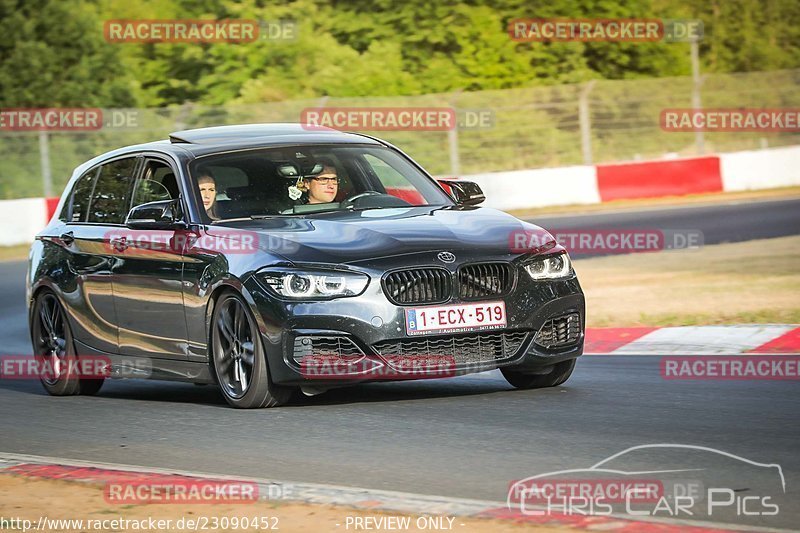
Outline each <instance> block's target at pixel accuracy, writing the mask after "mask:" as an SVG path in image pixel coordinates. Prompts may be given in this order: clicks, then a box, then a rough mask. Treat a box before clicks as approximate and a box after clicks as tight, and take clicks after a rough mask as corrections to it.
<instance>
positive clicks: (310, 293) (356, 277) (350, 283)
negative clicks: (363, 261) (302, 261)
mask: <svg viewBox="0 0 800 533" xmlns="http://www.w3.org/2000/svg"><path fill="white" fill-rule="evenodd" d="M259 275H260V276H261V279H263V280H264V281H265V282H266V283H267V285H268V286H269V287H270V288H271V289H272V290H273V291H275V292H276V293H278V294H279V295H280V296H284V297H286V298H295V299H304V298H341V297H345V296H358V295H359V294H361V293H362V292H364V289H365V288H366V287H367V284H368V283H369V277H368V276H367V275H366V274H360V273H358V272H338V271H326V270H295V269H274V270H266V271H263V272H260V273H259Z"/></svg>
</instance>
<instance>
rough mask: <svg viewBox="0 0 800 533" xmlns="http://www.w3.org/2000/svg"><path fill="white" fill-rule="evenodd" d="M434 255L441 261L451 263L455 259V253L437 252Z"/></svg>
mask: <svg viewBox="0 0 800 533" xmlns="http://www.w3.org/2000/svg"><path fill="white" fill-rule="evenodd" d="M436 257H437V258H438V259H439V261H441V262H442V263H452V262H453V261H455V260H456V256H455V254H452V253H450V252H439V254H438V255H437V256H436Z"/></svg>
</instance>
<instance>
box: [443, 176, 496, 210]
mask: <svg viewBox="0 0 800 533" xmlns="http://www.w3.org/2000/svg"><path fill="white" fill-rule="evenodd" d="M438 181H439V183H440V184H441V185H443V186H444V189H445V191H449V194H450V197H451V198H453V200H455V201H456V203H457V204H458V205H478V204H479V203H481V202H483V201H484V200H486V196H485V195H484V194H483V191H482V190H481V188H480V185H478V184H477V183H475V182H474V181H462V180H438Z"/></svg>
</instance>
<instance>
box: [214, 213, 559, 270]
mask: <svg viewBox="0 0 800 533" xmlns="http://www.w3.org/2000/svg"><path fill="white" fill-rule="evenodd" d="M232 228H236V229H238V230H243V231H248V232H254V233H255V234H257V236H258V242H259V248H261V249H262V250H264V251H266V252H270V253H277V254H280V255H281V256H283V257H285V258H286V259H288V260H290V261H296V262H322V263H356V262H359V261H364V260H370V259H379V258H386V257H391V256H398V255H407V254H414V253H420V252H441V251H451V252H455V251H462V252H467V255H475V254H486V255H507V254H517V253H520V252H521V250H519V248H518V246H516V245H515V242H518V241H515V237H518V236H519V235H520V234H521V233H522V234H524V235H525V236H526V241H525V242H541V243H545V242H548V240H549V241H552V240H553V237H552V236H551V235H550V234H549V233H548V232H547V231H545V230H543V229H542V228H540V227H538V226H535V225H533V224H529V223H527V222H523V221H521V220H519V219H517V218H514V217H512V216H511V215H509V214H507V213H504V212H502V211H498V210H495V209H490V208H485V207H459V206H450V207H411V208H405V207H404V208H388V209H387V208H384V209H369V210H365V211H356V212H351V211H336V212H328V213H319V214H315V215H306V216H283V217H280V216H276V217H274V218H266V219H263V220H254V221H247V222H245V221H231V222H229V223H223V224H216V225H213V226H210V227H209V228H208V233H209V234H211V235H213V234H215V233H221V232H229V231H231V229H232ZM548 248H552V246H549V247H548ZM528 251H535V250H528Z"/></svg>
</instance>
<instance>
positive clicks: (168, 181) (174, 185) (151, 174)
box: [131, 160, 180, 207]
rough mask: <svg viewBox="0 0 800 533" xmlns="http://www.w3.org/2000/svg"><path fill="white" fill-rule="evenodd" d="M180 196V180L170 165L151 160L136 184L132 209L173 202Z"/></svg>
mask: <svg viewBox="0 0 800 533" xmlns="http://www.w3.org/2000/svg"><path fill="white" fill-rule="evenodd" d="M179 195H180V192H179V191H178V180H177V179H176V177H175V174H174V173H173V172H172V169H171V168H170V167H169V165H167V164H165V163H162V162H160V161H153V160H150V161H148V162H147V163H146V166H145V171H144V173H143V175H142V178H141V179H139V180H138V181H137V182H136V186H135V189H134V193H133V203H131V207H135V206H137V205H142V204H146V203H148V202H158V201H160V200H172V199H174V198H177V197H178V196H179Z"/></svg>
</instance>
